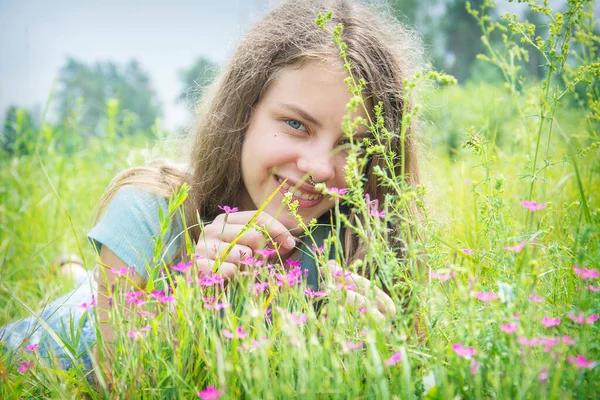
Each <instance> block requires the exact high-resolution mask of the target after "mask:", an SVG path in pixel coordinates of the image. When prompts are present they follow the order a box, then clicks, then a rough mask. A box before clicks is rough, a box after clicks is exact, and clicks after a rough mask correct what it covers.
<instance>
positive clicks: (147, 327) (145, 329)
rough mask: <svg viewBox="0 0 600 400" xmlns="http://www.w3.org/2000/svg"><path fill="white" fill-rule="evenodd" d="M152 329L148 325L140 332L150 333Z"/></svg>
mask: <svg viewBox="0 0 600 400" xmlns="http://www.w3.org/2000/svg"><path fill="white" fill-rule="evenodd" d="M150 329H152V328H150V325H146V326H144V327H143V328H141V329H140V332H148V331H149V330H150Z"/></svg>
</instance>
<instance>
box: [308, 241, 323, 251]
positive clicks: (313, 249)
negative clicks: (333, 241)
mask: <svg viewBox="0 0 600 400" xmlns="http://www.w3.org/2000/svg"><path fill="white" fill-rule="evenodd" d="M310 248H311V249H312V251H314V252H315V253H322V252H323V250H325V246H319V247H317V246H315V244H314V243H313V244H312V245H311V246H310Z"/></svg>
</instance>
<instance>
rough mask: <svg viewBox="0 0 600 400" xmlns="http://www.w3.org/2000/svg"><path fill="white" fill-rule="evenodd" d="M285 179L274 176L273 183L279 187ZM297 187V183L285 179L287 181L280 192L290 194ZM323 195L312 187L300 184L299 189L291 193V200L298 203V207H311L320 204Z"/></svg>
mask: <svg viewBox="0 0 600 400" xmlns="http://www.w3.org/2000/svg"><path fill="white" fill-rule="evenodd" d="M284 180H285V178H282V177H280V176H275V181H276V182H277V185H278V186H279V185H281V184H282V183H283V181H284ZM297 185H298V182H296V181H294V180H292V179H289V178H287V181H286V182H285V183H284V184H283V186H282V187H281V189H280V191H281V192H282V194H285V193H287V192H291V191H292V190H294V188H295V187H296V186H297ZM323 197H324V196H323V195H322V194H321V193H319V192H317V191H316V190H315V189H314V187H313V186H310V185H307V184H302V185H300V186H299V187H297V188H295V190H294V191H293V192H292V199H293V200H297V201H298V205H299V207H313V206H315V205H317V204H319V203H320V202H321V200H322V199H323Z"/></svg>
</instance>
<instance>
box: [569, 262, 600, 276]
mask: <svg viewBox="0 0 600 400" xmlns="http://www.w3.org/2000/svg"><path fill="white" fill-rule="evenodd" d="M573 271H574V272H575V274H577V275H579V276H581V278H582V279H596V278H598V277H599V276H600V273H599V272H598V270H597V269H587V268H579V267H578V266H577V265H575V266H574V267H573Z"/></svg>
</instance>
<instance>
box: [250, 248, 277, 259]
mask: <svg viewBox="0 0 600 400" xmlns="http://www.w3.org/2000/svg"><path fill="white" fill-rule="evenodd" d="M254 253H255V254H258V255H259V256H263V257H266V258H269V257H271V256H274V255H275V254H277V251H276V250H271V249H259V250H254Z"/></svg>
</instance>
